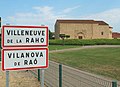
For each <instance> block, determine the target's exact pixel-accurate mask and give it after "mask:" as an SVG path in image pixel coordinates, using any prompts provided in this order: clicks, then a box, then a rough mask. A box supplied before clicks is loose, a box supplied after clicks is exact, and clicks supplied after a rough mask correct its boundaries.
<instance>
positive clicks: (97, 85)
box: [31, 61, 120, 87]
mask: <svg viewBox="0 0 120 87" xmlns="http://www.w3.org/2000/svg"><path fill="white" fill-rule="evenodd" d="M61 67H62V68H61ZM31 72H32V74H33V73H34V74H36V76H37V75H38V74H39V73H37V70H36V71H35V70H33V71H31ZM40 75H41V74H40ZM40 75H38V76H40ZM60 75H61V76H60ZM38 80H39V77H38ZM44 80H45V84H46V86H48V87H120V85H119V84H117V82H116V81H112V80H108V79H106V78H103V77H101V76H98V75H93V74H90V73H87V72H84V71H81V70H77V69H74V68H71V67H68V66H65V65H61V64H59V63H55V62H53V61H50V65H49V68H48V69H45V79H44Z"/></svg>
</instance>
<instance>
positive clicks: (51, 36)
mask: <svg viewBox="0 0 120 87" xmlns="http://www.w3.org/2000/svg"><path fill="white" fill-rule="evenodd" d="M53 35H54V34H53V33H52V32H51V31H50V30H49V39H53Z"/></svg>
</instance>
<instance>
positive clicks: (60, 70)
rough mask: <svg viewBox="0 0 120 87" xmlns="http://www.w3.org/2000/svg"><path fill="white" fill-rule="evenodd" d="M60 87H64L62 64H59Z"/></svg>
mask: <svg viewBox="0 0 120 87" xmlns="http://www.w3.org/2000/svg"><path fill="white" fill-rule="evenodd" d="M59 87H62V64H59Z"/></svg>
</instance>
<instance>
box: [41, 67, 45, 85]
mask: <svg viewBox="0 0 120 87" xmlns="http://www.w3.org/2000/svg"><path fill="white" fill-rule="evenodd" d="M41 71H42V76H41V87H44V69H42V70H41Z"/></svg>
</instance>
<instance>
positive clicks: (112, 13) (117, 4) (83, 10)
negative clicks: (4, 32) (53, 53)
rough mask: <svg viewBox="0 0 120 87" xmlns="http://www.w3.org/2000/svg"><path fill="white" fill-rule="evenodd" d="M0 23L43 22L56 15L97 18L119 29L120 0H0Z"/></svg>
mask: <svg viewBox="0 0 120 87" xmlns="http://www.w3.org/2000/svg"><path fill="white" fill-rule="evenodd" d="M0 17H1V18H2V25H5V24H10V25H33V26H40V25H46V26H48V27H49V29H50V30H51V31H52V32H54V25H55V22H56V20H57V19H76V20H83V19H84V20H100V21H105V22H107V23H108V24H109V25H110V26H111V27H113V32H120V0H0Z"/></svg>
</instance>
